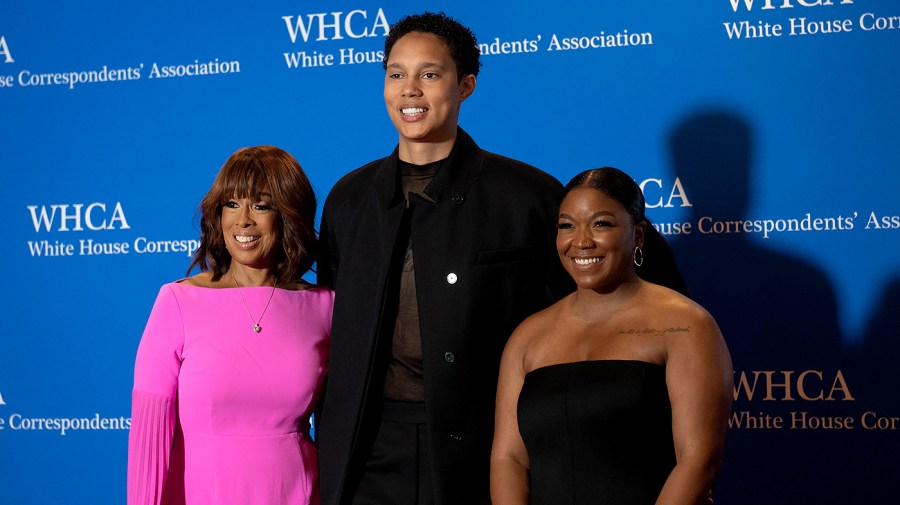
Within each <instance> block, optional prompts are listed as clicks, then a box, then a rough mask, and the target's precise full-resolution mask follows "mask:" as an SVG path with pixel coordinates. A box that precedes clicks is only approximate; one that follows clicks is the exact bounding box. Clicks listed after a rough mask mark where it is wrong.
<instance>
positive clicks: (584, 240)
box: [572, 227, 595, 249]
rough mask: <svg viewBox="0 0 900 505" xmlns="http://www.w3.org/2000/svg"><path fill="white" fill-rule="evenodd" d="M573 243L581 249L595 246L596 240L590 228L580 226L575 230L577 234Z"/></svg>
mask: <svg viewBox="0 0 900 505" xmlns="http://www.w3.org/2000/svg"><path fill="white" fill-rule="evenodd" d="M572 244H573V245H574V246H575V247H577V248H579V249H590V248H592V247H594V245H595V244H594V241H593V239H592V238H591V233H590V230H588V229H586V228H584V227H579V228H577V229H576V230H575V236H574V237H573V238H572Z"/></svg>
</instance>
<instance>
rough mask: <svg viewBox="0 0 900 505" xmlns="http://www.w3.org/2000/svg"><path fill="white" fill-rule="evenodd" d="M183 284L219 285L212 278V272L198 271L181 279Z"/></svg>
mask: <svg viewBox="0 0 900 505" xmlns="http://www.w3.org/2000/svg"><path fill="white" fill-rule="evenodd" d="M181 284H184V285H185V286H194V287H198V288H216V287H219V284H220V283H218V282H214V281H213V280H212V272H209V271H206V272H200V273H199V274H196V275H193V276H191V277H188V278H187V279H184V280H182V281H181Z"/></svg>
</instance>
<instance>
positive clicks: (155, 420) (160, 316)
mask: <svg viewBox="0 0 900 505" xmlns="http://www.w3.org/2000/svg"><path fill="white" fill-rule="evenodd" d="M183 347H184V325H183V319H182V316H181V310H180V308H179V306H178V300H177V299H176V297H175V294H174V292H173V291H172V288H171V286H169V285H165V286H163V287H162V289H160V292H159V295H158V296H157V298H156V303H154V305H153V310H152V311H151V312H150V318H149V319H148V321H147V326H146V327H145V328H144V334H143V336H142V337H141V342H140V344H139V345H138V351H137V358H136V359H135V365H134V390H133V391H132V405H131V432H130V433H129V436H128V483H127V490H128V491H127V492H128V505H151V504H153V505H157V504H159V503H160V502H161V499H162V494H163V484H164V483H165V479H166V473H167V471H168V468H169V458H170V453H171V450H172V440H173V435H174V430H175V415H176V413H175V397H176V391H177V389H178V372H179V370H180V368H181V361H182V350H183Z"/></svg>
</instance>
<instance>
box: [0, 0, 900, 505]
mask: <svg viewBox="0 0 900 505" xmlns="http://www.w3.org/2000/svg"><path fill="white" fill-rule="evenodd" d="M701 4H702V5H701ZM424 9H428V10H445V11H446V12H447V13H448V14H451V15H453V16H455V17H457V18H459V19H461V20H462V21H463V22H464V23H466V24H468V25H469V26H471V27H472V29H473V30H474V32H475V33H476V34H477V35H478V38H479V42H480V43H481V44H482V51H483V54H484V56H483V63H484V66H483V69H482V73H481V75H480V76H479V80H478V84H477V89H476V92H475V94H474V95H473V96H472V98H470V99H469V100H468V101H467V102H466V103H465V104H464V106H463V112H462V115H461V124H462V125H463V127H464V128H466V129H467V130H468V131H469V133H471V134H472V136H473V137H474V138H475V139H476V140H477V141H478V142H479V144H480V145H481V146H482V147H483V148H485V149H488V150H491V151H495V152H498V153H502V154H504V155H507V156H510V157H513V158H517V159H521V160H523V161H526V162H528V163H531V164H533V165H535V166H538V167H540V168H543V169H544V170H546V171H548V172H550V173H552V174H553V175H555V176H556V177H558V178H559V179H560V180H562V181H563V182H565V181H567V180H568V179H569V178H570V177H571V176H572V175H574V174H576V173H577V172H580V171H581V170H583V169H586V168H592V167H598V166H604V165H612V166H616V167H619V168H622V169H624V170H626V171H628V172H629V173H631V174H632V175H633V176H634V177H635V179H637V180H638V181H641V182H642V183H643V187H644V190H645V194H646V196H647V201H648V203H649V204H650V205H651V207H652V209H651V210H650V212H649V215H650V217H651V219H653V220H654V221H655V222H656V224H657V225H658V226H659V227H660V229H661V230H662V231H663V232H664V233H665V234H666V235H667V238H668V239H669V240H670V241H671V243H672V245H673V247H674V249H675V251H676V255H677V257H678V260H679V263H680V264H681V267H682V268H683V271H684V274H685V276H686V278H687V280H688V283H689V285H690V288H691V289H692V291H693V294H694V296H695V298H696V299H697V300H698V301H699V302H700V303H702V304H703V305H704V306H706V307H707V308H708V309H709V310H710V312H711V313H712V314H713V315H714V316H715V317H716V318H717V320H718V321H719V323H720V326H721V327H722V330H723V332H724V334H725V337H726V340H727V342H728V344H729V347H730V349H731V352H732V357H733V360H734V365H735V404H734V414H733V416H732V419H731V423H732V426H731V430H730V433H729V439H728V451H727V456H726V461H725V464H724V466H723V469H722V473H721V475H720V478H719V481H718V484H717V487H716V490H715V494H716V503H725V504H760V503H886V502H891V501H893V500H895V496H896V493H895V492H893V490H892V488H890V487H889V478H891V479H890V480H893V478H896V476H897V475H898V474H900V463H898V458H897V452H898V449H900V443H898V440H900V437H898V429H900V406H898V404H897V402H896V393H895V391H896V390H897V387H898V385H900V384H898V378H900V371H898V368H897V367H896V366H895V363H894V361H895V358H896V356H897V354H898V351H900V255H898V253H897V249H898V246H900V199H898V198H897V189H898V186H900V151H898V149H897V145H898V142H897V141H898V137H897V133H898V131H900V96H898V93H897V90H898V89H900V62H898V59H897V52H898V48H900V5H898V4H896V3H895V2H884V1H876V0H852V1H851V0H843V1H841V0H768V1H767V0H715V1H713V2H649V3H648V2H641V3H638V4H634V3H628V2H613V1H606V0H602V1H596V2H573V1H565V0H558V1H555V2H511V1H498V2H483V1H480V2H475V1H468V0H456V1H453V2H437V1H419V2H410V1H396V0H382V1H380V2H376V1H367V0H357V1H334V0H332V1H318V0H312V1H304V2H289V1H262V2H256V3H254V5H253V6H251V5H250V4H249V3H247V2H232V1H219V2H202V1H201V2H172V1H162V2H156V3H153V4H149V3H147V4H133V3H127V2H126V3H122V2H111V1H108V0H102V1H101V0H98V1H94V2H90V3H86V4H83V3H72V2H61V1H37V2H29V3H25V2H19V3H15V4H14V5H4V7H3V9H2V12H0V139H2V140H0V142H2V144H0V167H2V174H3V177H4V180H5V181H6V186H5V187H6V190H5V192H4V195H5V196H4V197H3V198H2V199H0V202H2V203H0V205H2V209H3V211H4V212H3V214H2V215H4V216H6V218H7V220H6V221H5V223H4V228H5V229H6V230H7V231H9V232H10V233H9V236H10V237H12V238H11V240H12V243H11V244H9V245H8V246H7V247H3V248H0V264H3V265H5V267H6V268H8V270H7V272H6V274H5V275H4V282H3V283H2V285H3V290H2V291H3V293H2V298H0V300H2V303H0V311H2V312H0V314H2V320H3V323H4V326H5V331H4V332H3V335H2V337H0V502H2V503H11V504H19V503H36V504H44V503H79V504H80V503H84V504H88V503H89V504H99V503H123V502H124V496H125V483H124V481H125V458H126V446H127V436H128V431H127V429H128V425H129V423H130V420H129V415H130V391H131V383H132V377H131V374H132V367H133V362H134V361H133V360H134V353H135V350H136V348H137V344H138V341H139V339H140V335H141V332H142V330H143V326H144V323H145V321H146V317H147V315H148V314H149V310H150V307H151V305H152V302H153V299H154V297H155V295H156V293H157V290H158V287H159V285H160V284H162V283H164V282H167V281H170V280H173V279H176V278H179V277H181V276H183V275H184V273H185V269H186V268H187V265H188V263H189V255H190V253H191V252H192V250H193V248H195V247H196V242H194V241H195V240H196V239H197V236H198V231H197V227H196V222H195V220H194V219H193V217H194V213H195V210H196V207H197V204H198V203H199V200H200V198H201V197H202V195H203V194H204V193H205V192H206V190H207V189H208V187H209V185H210V184H211V182H212V180H213V178H214V176H215V174H216V172H217V170H218V168H219V167H220V166H221V164H222V163H223V162H224V161H225V159H226V158H227V157H228V156H229V155H230V154H231V153H232V152H233V151H235V150H236V149H238V148H239V147H242V146H247V145H257V144H273V145H277V146H279V147H282V148H284V149H286V150H288V151H289V152H291V153H292V154H294V155H295V156H296V157H297V158H298V160H299V161H300V163H301V164H302V165H303V167H304V168H305V169H306V171H307V173H308V174H309V175H310V177H311V179H312V182H313V186H314V188H315V190H316V192H317V195H318V196H319V201H320V203H321V202H322V201H324V198H325V195H326V194H327V192H328V190H329V189H330V188H331V186H332V185H333V183H334V182H335V181H336V180H337V179H338V178H339V177H340V176H341V175H343V174H344V173H346V172H347V171H349V170H351V169H353V168H356V167H357V166H360V165H362V164H363V163H365V162H368V161H370V160H372V159H374V158H377V157H381V156H384V155H386V154H387V153H388V152H390V150H391V149H392V148H393V146H394V145H395V144H396V132H395V131H394V129H393V127H392V126H391V123H390V121H389V120H388V118H387V114H386V113H385V110H384V104H383V100H382V91H381V90H382V80H383V71H382V69H381V65H380V54H379V51H381V49H382V46H383V40H384V35H385V32H386V29H387V25H388V24H389V23H393V22H394V21H396V20H397V19H399V18H400V17H401V16H403V15H405V14H408V13H412V12H418V11H421V10H424Z"/></svg>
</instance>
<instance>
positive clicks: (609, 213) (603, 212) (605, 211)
mask: <svg viewBox="0 0 900 505" xmlns="http://www.w3.org/2000/svg"><path fill="white" fill-rule="evenodd" d="M600 216H604V217H606V216H611V217H616V214H615V212H611V211H608V210H601V211H598V212H594V213H593V214H591V215H590V219H594V218H596V217H600ZM559 218H560V219H563V218H565V219H575V218H574V217H572V216H570V215H569V214H565V213H562V214H560V215H559Z"/></svg>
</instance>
